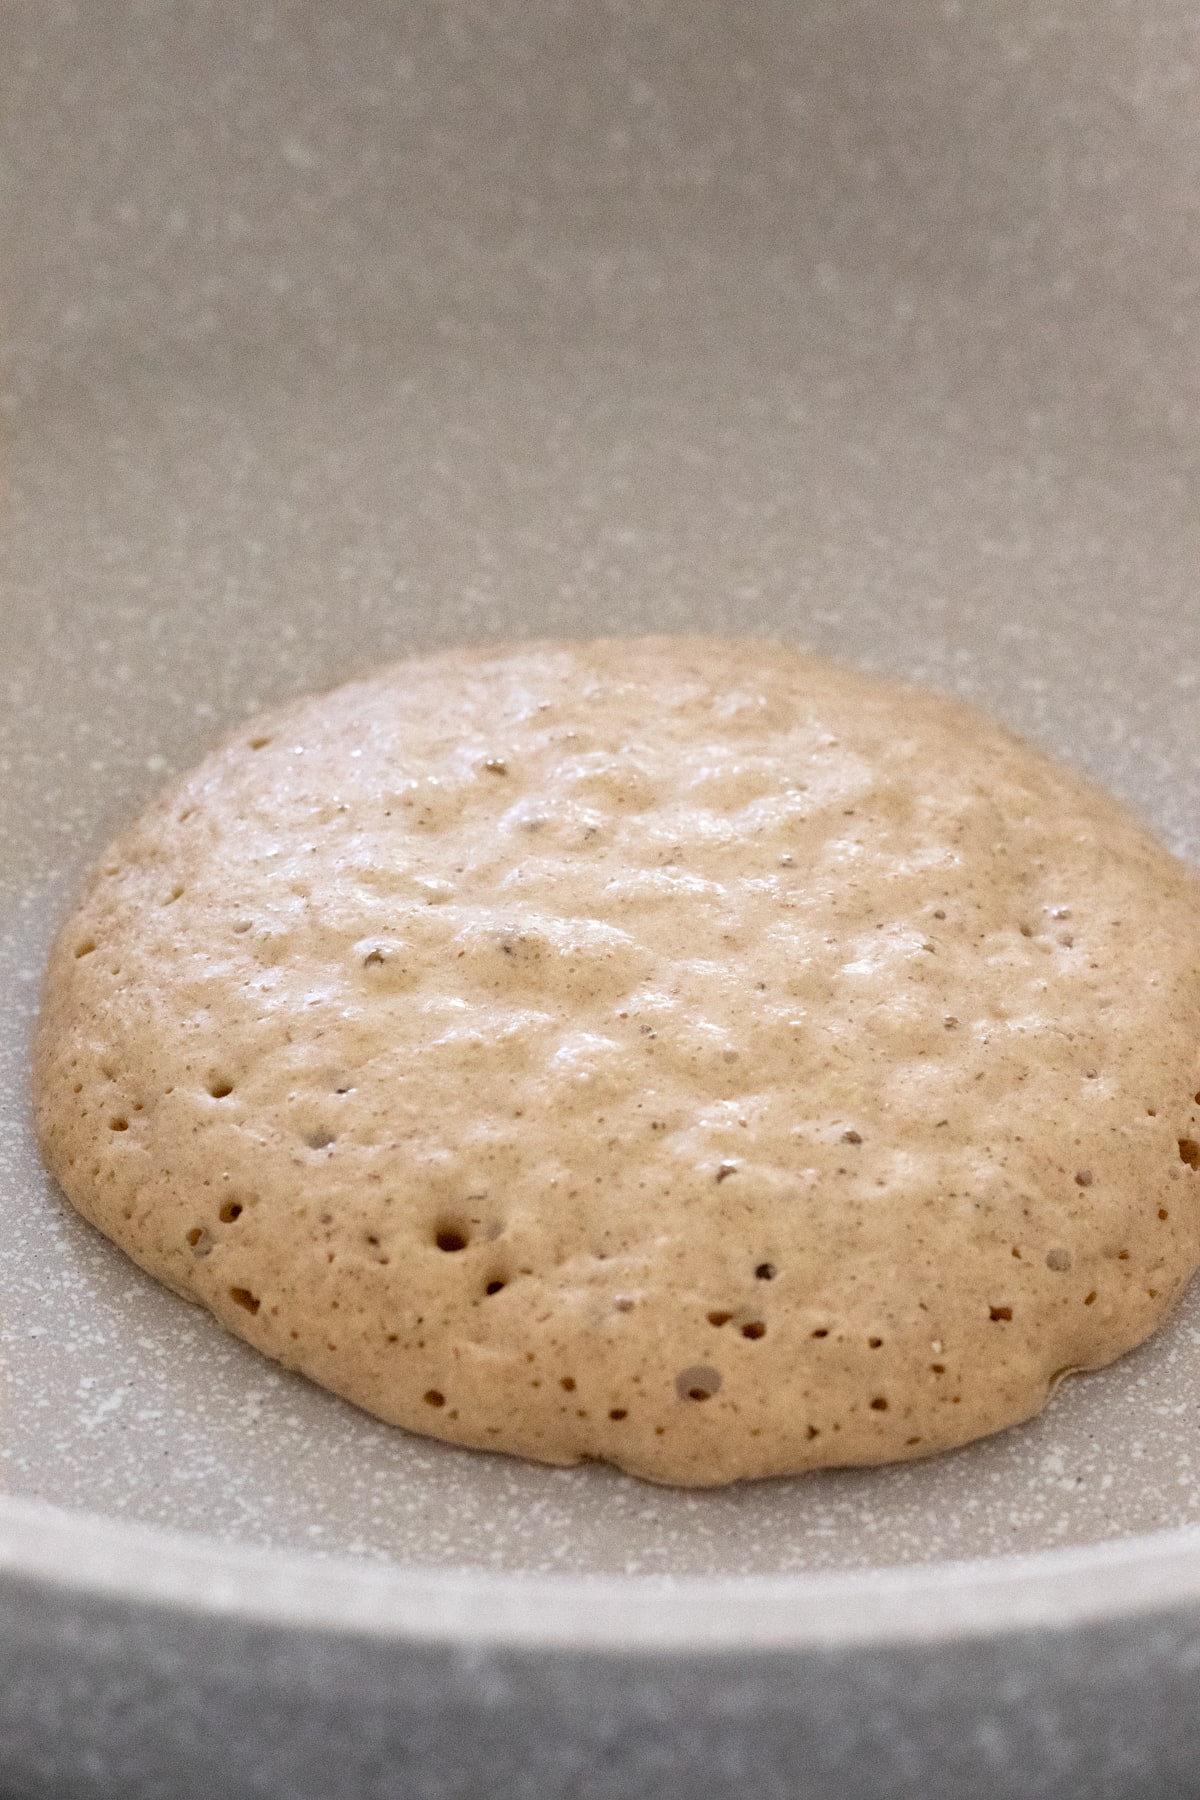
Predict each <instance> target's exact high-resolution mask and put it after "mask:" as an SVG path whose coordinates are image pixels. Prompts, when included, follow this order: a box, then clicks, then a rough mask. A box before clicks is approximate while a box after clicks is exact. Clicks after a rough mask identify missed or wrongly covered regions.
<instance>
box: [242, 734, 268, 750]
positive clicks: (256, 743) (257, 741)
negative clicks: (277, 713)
mask: <svg viewBox="0 0 1200 1800" xmlns="http://www.w3.org/2000/svg"><path fill="white" fill-rule="evenodd" d="M270 742H271V740H270V738H269V737H252V738H251V739H250V741H249V745H248V748H249V749H251V750H265V749H266V747H267V745H268V744H269V743H270Z"/></svg>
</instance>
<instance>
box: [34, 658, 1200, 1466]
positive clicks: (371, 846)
mask: <svg viewBox="0 0 1200 1800" xmlns="http://www.w3.org/2000/svg"><path fill="white" fill-rule="evenodd" d="M35 1075H36V1080H35V1105H36V1115H37V1123H38V1130H39V1135H40V1139H41V1143H42V1146H43V1151H44V1155H45V1158H46V1161H47V1164H48V1166H49V1168H50V1169H51V1171H52V1172H53V1174H54V1175H55V1176H56V1177H57V1179H58V1181H59V1182H60V1183H61V1185H62V1187H63V1189H64V1190H65V1192H66V1194H67V1196H68V1197H69V1199H70V1200H71V1201H72V1202H73V1204H74V1205H75V1206H76V1207H77V1208H78V1209H79V1211H80V1212H81V1213H83V1214H84V1216H85V1217H86V1218H88V1219H89V1220H91V1221H92V1222H93V1224H95V1225H97V1226H98V1227H99V1228H100V1230H101V1231H103V1232H105V1233H106V1234H107V1235H108V1236H109V1237H110V1238H111V1239H113V1241H114V1242H115V1243H117V1244H119V1245H120V1246H121V1247H122V1249H124V1250H125V1251H126V1252H128V1254H129V1255H130V1256H132V1257H133V1258H134V1259H135V1260H136V1261H137V1262H138V1263H140V1264H141V1265H142V1267H143V1268H145V1269H148V1270H149V1271H150V1272H151V1273H152V1274H153V1275H155V1276H157V1277H158V1278H159V1279H160V1280H162V1281H164V1282H166V1283H168V1284H169V1285H170V1286H171V1287H172V1288H174V1289H175V1290H176V1291H177V1292H179V1293H180V1294H182V1295H185V1296H186V1297H187V1298H189V1299H190V1300H193V1301H197V1302H199V1303H200V1304H201V1305H202V1306H205V1307H207V1308H208V1309H210V1311H211V1312H212V1313H213V1314H215V1316H216V1317H217V1318H218V1319H219V1320H220V1321H221V1322H222V1324H224V1325H225V1326H226V1327H227V1328H228V1329H229V1330H231V1331H233V1332H236V1333H237V1334H238V1335H239V1336H240V1337H243V1338H245V1339H246V1340H247V1341H248V1342H250V1343H251V1344H253V1345H255V1346H257V1348H258V1349H260V1350H261V1351H263V1352H264V1353H265V1354H266V1355H268V1356H271V1357H274V1358H276V1359H277V1360H278V1361H280V1362H281V1363H283V1364H286V1365H287V1366H289V1367H291V1368H295V1369H299V1370H302V1371H303V1372H304V1373H305V1374H306V1375H308V1376H310V1377H311V1378H312V1379H313V1380H315V1381H318V1382H320V1383H322V1384H323V1385H324V1386H326V1387H327V1388H330V1389H332V1390H333V1391H334V1392H335V1393H338V1394H340V1395H343V1396H344V1397H345V1398H346V1399H348V1400H351V1401H353V1402H355V1403H356V1404H357V1405H359V1406H361V1407H364V1408H366V1409H367V1410H368V1411H370V1412H372V1413H374V1414H377V1415H378V1416H379V1417H380V1418H382V1419H385V1420H389V1421H391V1422H393V1423H395V1424H397V1425H400V1426H404V1427H406V1428H407V1429H409V1430H411V1431H417V1432H423V1433H427V1434H431V1435H433V1436H436V1437H439V1438H443V1439H448V1440H450V1441H452V1442H455V1443H458V1444H463V1445H470V1446H475V1447H479V1448H487V1449H494V1450H503V1451H508V1452H511V1453H515V1454H519V1455H522V1456H526V1457H532V1458H537V1459H540V1460H542V1461H545V1462H548V1463H557V1464H571V1463H575V1462H578V1461H581V1460H584V1459H589V1458H591V1459H600V1460H603V1461H605V1462H609V1463H613V1464H616V1465H617V1466H618V1467H620V1468H622V1469H625V1470H628V1471H630V1472H631V1473H633V1474H636V1475H639V1476H643V1477H646V1478H648V1479H651V1480H655V1481H663V1482H674V1483H681V1484H687V1485H705V1484H713V1483H720V1482H728V1481H733V1480H736V1479H739V1478H745V1477H753V1476H764V1475H774V1474H783V1473H795V1472H798V1471H801V1470H805V1469H811V1468H815V1467H818V1466H821V1465H830V1464H863V1463H880V1462H887V1461H892V1460H895V1459H901V1458H907V1457H915V1456H924V1455H928V1454H930V1453H931V1452H935V1451H938V1450H943V1449H946V1448H948V1447H950V1446H953V1445H959V1444H963V1443H965V1442H967V1441H968V1440H970V1439H973V1438H977V1437H980V1436H982V1435H984V1434H986V1433H989V1432H994V1431H997V1430H999V1429H1001V1428H1002V1427H1005V1426H1009V1425H1012V1424H1014V1423H1015V1422H1017V1421H1019V1420H1022V1419H1026V1418H1028V1417H1030V1416H1031V1415H1032V1414H1034V1413H1036V1412H1037V1411H1038V1410H1039V1409H1040V1408H1041V1407H1042V1406H1043V1405H1044V1403H1045V1401H1046V1399H1047V1397H1048V1395H1049V1394H1050V1393H1051V1392H1052V1390H1053V1388H1054V1386H1055V1385H1056V1383H1057V1382H1058V1381H1059V1380H1060V1378H1061V1377H1062V1376H1063V1375H1064V1373H1067V1372H1069V1371H1075V1370H1082V1369H1089V1368H1095V1367H1097V1366H1099V1365H1101V1364H1104V1363H1107V1362H1109V1361H1110V1360H1112V1359H1113V1358H1114V1357H1117V1356H1119V1355H1121V1354H1122V1353H1123V1352H1125V1351H1127V1350H1128V1349H1130V1348H1131V1347H1132V1346H1133V1345H1135V1344H1137V1343H1139V1342H1140V1341H1141V1340H1142V1339H1144V1338H1145V1337H1146V1336H1147V1335H1148V1334H1149V1333H1150V1332H1152V1331H1153V1330H1154V1328H1155V1327H1156V1326H1157V1325H1158V1324H1159V1322H1160V1321H1161V1320H1162V1319H1163V1317H1164V1316H1165V1314H1166V1313H1167V1312H1168V1311H1169V1309H1170V1308H1171V1307H1172V1306H1173V1304H1174V1303H1175V1301H1176V1300H1177V1299H1178V1297H1179V1295H1180V1293H1181V1291H1182V1289H1183V1288H1184V1286H1185V1284H1186V1282H1187V1281H1188V1278H1189V1277H1190V1275H1191V1274H1192V1273H1193V1271H1194V1270H1195V1268H1196V1267H1197V1265H1198V1264H1200V1094H1198V1092H1197V1090H1198V1089H1200V879H1198V878H1197V876H1196V874H1195V873H1194V872H1193V871H1192V870H1191V869H1189V868H1188V867H1187V866H1185V865H1184V864H1182V863H1181V862H1179V861H1177V860H1176V859H1174V858H1173V857H1172V856H1170V855H1169V854H1168V853H1167V851H1166V850H1165V849H1164V848H1162V847H1161V846H1160V845H1159V844H1158V843H1157V842H1156V841H1155V840H1154V839H1153V838H1152V837H1151V836H1150V835H1149V834H1148V833H1147V832H1146V831H1145V830H1144V829H1143V828H1142V827H1141V826H1140V825H1139V824H1138V823H1137V822H1136V821H1135V820H1134V819H1133V818H1132V817H1131V816H1130V815H1129V814H1128V813H1127V812H1126V811H1125V810H1123V809H1122V808H1121V807H1120V806H1118V805H1117V804H1116V802H1114V801H1113V800H1111V799H1109V798H1108V797H1106V796H1105V795H1103V794H1102V793H1100V792H1099V791H1097V790H1096V789H1095V788H1093V787H1091V786H1089V785H1088V784H1086V783H1085V782H1084V781H1082V780H1081V779H1080V778H1079V777H1078V776H1076V775H1074V774H1072V773H1070V772H1068V771H1066V770H1064V769H1062V768H1059V767H1057V766H1055V765H1054V764H1053V763H1051V762H1050V761H1048V760H1047V759H1046V758H1045V757H1044V756H1043V755H1041V754H1040V753H1038V752H1037V751H1035V750H1033V749H1032V748H1030V747H1029V746H1027V745H1025V744H1023V743H1021V742H1019V741H1018V740H1016V739H1015V738H1013V737H1012V736H1010V735H1009V734H1008V733H1006V732H1004V731H1002V730H1001V729H999V728H998V727H997V726H995V725H994V724H992V723H990V722H989V721H987V720H986V719H985V718H983V717H982V716H980V715H979V714H978V713H976V712H974V711H971V710H969V709H967V708H965V707H963V706H962V705H959V704H957V703H954V702H951V701H949V700H946V699H942V698H938V697H936V696H933V695H931V694H926V693H922V692H918V691H916V690H913V689H910V688H905V687H901V686H898V685H896V684H892V683H888V682H884V681H881V680H877V679H875V678H872V677H869V676H866V675H863V674H860V673H856V672H852V671H849V670H846V669H843V668H839V667H835V666H832V665H829V664H827V663H824V662H821V661H818V660H816V659H814V658H811V657H808V656H805V655H802V654H800V653H798V652H795V651H793V650H791V649H787V648H785V647H783V646H780V645H777V644H769V643H762V642H757V641H753V640H720V639H701V638H651V639H641V640H602V641H599V642H593V643H551V642H546V643H527V644H519V645H508V646H487V647H482V648H477V649H458V650H452V651H447V652H445V653H443V654H440V655H436V656H430V657H425V658H420V659H414V660H411V661H408V662H404V663H400V664H398V665H395V666H393V667H391V668H388V669H385V670H384V671H383V672H382V673H380V674H377V675H375V676H373V677H371V678H369V679H366V680H362V681H355V682H351V683H349V684H347V685H346V686H343V687H340V688H338V689H336V690H335V691H334V692H332V693H328V694H324V695H321V696H318V697H316V698H310V699H305V700H302V701H300V702H298V703H296V704H293V705H290V706H287V707H284V708H282V709H279V710H277V711H275V712H272V713H268V714H266V715H264V716H262V717H261V718H259V719H256V720H255V721H253V722H252V723H251V724H249V725H247V726H244V727H243V728H241V729H239V730H238V731H236V732H234V733H233V734H232V736H230V737H229V738H228V739H227V740H226V742H225V743H224V744H223V745H222V746H221V747H220V748H219V749H217V750H216V751H215V752H214V753H213V754H212V755H211V756H209V757H208V759H207V760H206V761H205V762H203V763H202V764H201V765H200V766H199V768H197V769H196V770H195V771H194V772H192V773H191V774H189V775H188V776H186V777H185V778H184V779H183V780H181V781H179V782H177V783H176V784H175V785H174V786H172V787H171V789H170V790H169V791H168V792H167V793H165V794H164V795H163V796H162V797H161V798H160V799H159V800H157V801H156V802H155V804H153V805H152V806H151V807H150V808H149V810H148V811H147V812H146V813H145V814H144V815H143V816H142V817H141V818H140V819H139V820H138V821H137V822H136V823H135V824H134V825H133V826H132V828H131V829H130V830H128V831H127V832H126V833H125V835H124V836H123V837H121V838H120V839H119V840H118V842H117V843H116V844H115V845H114V846H113V847H112V848H111V850H110V851H109V852H108V853H107V854H106V855H105V856H104V857H103V858H102V859H101V862H100V864H99V865H98V867H97V868H96V870H95V871H94V873H93V875H92V877H91V878H90V879H89V881H88V884H87V887H86V891H85V892H84V895H83V898H82V899H81V901H80V902H79V904H78V906H77V907H76V908H75V910H74V911H73V913H72V915H71V917H70V918H69V920H68V921H67V923H66V925H65V926H64V928H63V930H62V932H61V934H60V936H59V938H58V940H57V943H56V946H55V948H54V951H53V954H52V957H51V961H50V965H49V970H48V974H47V979H46V986H45V993H44V1004H43V1009H42V1016H41V1021H40V1026H39V1037H38V1045H37V1055H36V1071H35Z"/></svg>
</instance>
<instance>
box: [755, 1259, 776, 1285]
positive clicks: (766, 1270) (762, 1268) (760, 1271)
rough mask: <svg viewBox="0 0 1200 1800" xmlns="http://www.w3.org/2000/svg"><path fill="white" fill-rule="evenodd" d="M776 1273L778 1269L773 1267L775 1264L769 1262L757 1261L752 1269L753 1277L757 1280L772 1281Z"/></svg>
mask: <svg viewBox="0 0 1200 1800" xmlns="http://www.w3.org/2000/svg"><path fill="white" fill-rule="evenodd" d="M778 1273H779V1270H778V1269H777V1268H776V1267H775V1264H774V1263H769V1262H762V1263H759V1265H758V1267H757V1268H756V1269H755V1271H754V1274H755V1278H756V1279H757V1280H758V1281H774V1279H775V1277H776V1275H778Z"/></svg>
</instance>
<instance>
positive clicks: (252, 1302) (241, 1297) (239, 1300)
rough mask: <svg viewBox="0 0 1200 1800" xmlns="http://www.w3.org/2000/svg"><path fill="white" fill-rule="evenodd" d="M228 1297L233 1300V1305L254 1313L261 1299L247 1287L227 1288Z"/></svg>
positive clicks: (260, 1303)
mask: <svg viewBox="0 0 1200 1800" xmlns="http://www.w3.org/2000/svg"><path fill="white" fill-rule="evenodd" d="M229 1298H230V1299H231V1300H232V1301H233V1304H234V1305H235V1306H240V1307H241V1308H242V1309H243V1310H244V1311H245V1312H248V1313H256V1312H257V1311H258V1309H259V1307H260V1306H261V1305H262V1301H261V1300H260V1299H259V1297H258V1295H257V1294H252V1293H251V1291H250V1289H249V1288H244V1287H231V1288H230V1290H229Z"/></svg>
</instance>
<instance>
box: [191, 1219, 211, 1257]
mask: <svg viewBox="0 0 1200 1800" xmlns="http://www.w3.org/2000/svg"><path fill="white" fill-rule="evenodd" d="M184 1242H185V1243H186V1244H187V1245H188V1247H189V1248H190V1250H191V1251H192V1253H193V1255H195V1256H207V1255H208V1254H209V1252H210V1251H211V1249H212V1238H211V1237H210V1236H209V1234H208V1232H207V1231H205V1229H204V1227H203V1225H193V1226H192V1229H191V1230H190V1231H189V1232H188V1233H187V1234H186V1236H185V1238H184Z"/></svg>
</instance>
